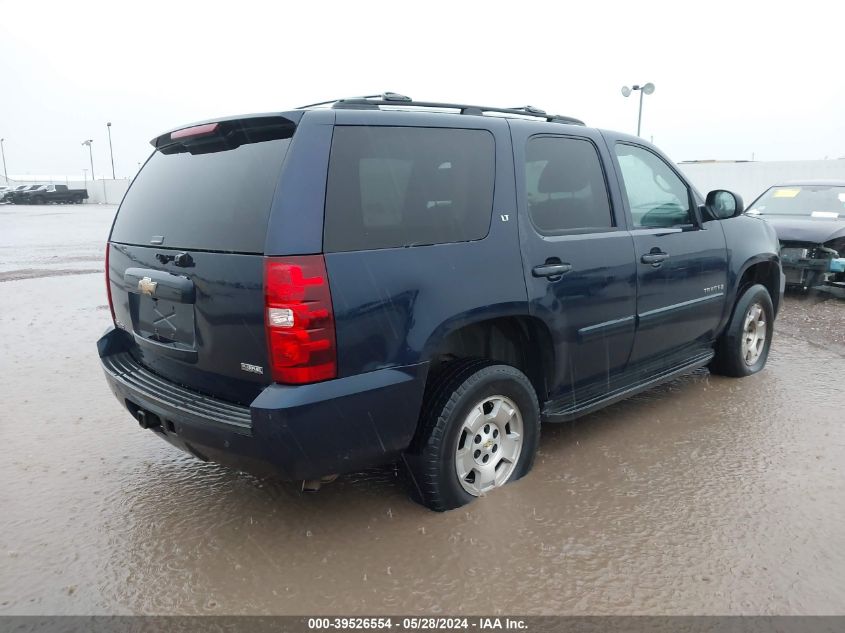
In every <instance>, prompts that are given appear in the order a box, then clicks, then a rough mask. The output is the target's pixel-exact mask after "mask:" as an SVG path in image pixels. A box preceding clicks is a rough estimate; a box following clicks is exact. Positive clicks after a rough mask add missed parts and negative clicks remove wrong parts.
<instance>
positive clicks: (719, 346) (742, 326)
mask: <svg viewBox="0 0 845 633" xmlns="http://www.w3.org/2000/svg"><path fill="white" fill-rule="evenodd" d="M752 311H753V314H752ZM774 314H775V311H774V308H773V307H772V298H771V296H769V291H768V290H767V289H766V287H765V286H763V285H761V284H756V285H753V286H751V287H750V288H748V289H747V290H746V291H745V292H743V293H742V295H741V296H740V297H739V299H738V300H737V302H736V305H735V306H734V310H733V314H732V315H731V320H730V322H729V323H728V326H727V328H725V331H724V332H722V335H721V336H720V337H719V340H718V341H717V342H716V355H715V356H714V357H713V360H712V361H711V362H710V371H712V372H713V373H716V374H722V375H723V376H732V377H735V378H741V377H743V376H750V375H751V374H756V373H757V372H758V371H760V370H761V369H763V367H765V366H766V359H768V357H769V348H770V347H771V344H772V331H773V329H774V321H775V318H774ZM761 327H762V328H764V331H763V332H761V331H760V330H761ZM744 341H745V345H744V344H743V342H744Z"/></svg>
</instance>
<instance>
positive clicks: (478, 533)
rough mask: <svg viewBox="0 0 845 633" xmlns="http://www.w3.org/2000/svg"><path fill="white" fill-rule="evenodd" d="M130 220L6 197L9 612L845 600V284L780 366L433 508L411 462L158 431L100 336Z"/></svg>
mask: <svg viewBox="0 0 845 633" xmlns="http://www.w3.org/2000/svg"><path fill="white" fill-rule="evenodd" d="M113 212H114V208H113V207H99V206H95V205H90V206H89V205H86V206H83V207H78V206H76V207H9V206H5V207H4V206H0V376H2V377H1V378H0V403H2V409H0V450H2V458H0V614H12V613H15V614H26V613H38V614H56V613H61V614H67V613H70V614H90V613H109V614H112V613H119V614H138V613H145V614H148V613H156V614H176V613H179V614H224V613H225V614H241V613H249V614H271V613H272V614H291V613H295V614H306V613H325V614H361V613H368V614H382V613H422V612H425V613H444V614H455V613H469V614H479V615H490V614H496V613H518V614H562V613H566V614H645V613H647V614H670V613H671V614H674V613H684V614H752V613H756V614H773V613H778V614H787V613H788V614H831V613H838V614H842V613H843V612H845V529H843V525H845V392H843V389H842V386H843V376H845V347H844V346H843V345H842V343H843V340H842V332H843V329H845V328H843V326H845V301H841V300H836V299H826V300H822V299H820V298H818V297H816V298H809V299H800V298H795V297H791V298H789V299H788V300H787V302H786V306H785V308H784V311H783V316H782V318H781V319H780V320H779V321H778V323H777V327H776V336H775V343H774V347H773V349H772V353H771V356H770V359H769V364H768V367H767V368H766V370H765V371H764V372H762V373H761V374H758V375H756V376H753V377H750V378H747V379H744V380H731V379H726V378H720V377H716V376H710V375H708V374H707V373H706V372H702V373H698V374H696V375H693V376H690V377H687V378H685V379H682V380H678V381H676V382H673V383H671V384H668V385H665V386H663V387H661V388H658V389H655V390H653V391H650V392H648V393H646V394H644V395H642V396H639V397H637V398H634V399H633V400H629V401H627V402H623V403H621V404H618V405H616V406H613V407H611V408H609V409H606V410H604V411H601V412H599V413H597V414H594V415H591V416H589V417H587V418H583V419H581V420H578V421H576V422H574V423H570V424H566V425H562V426H546V427H544V429H543V438H542V441H541V447H540V454H539V457H538V460H537V464H536V467H535V468H534V471H533V472H532V473H531V474H530V475H529V476H528V477H526V478H525V479H523V480H521V481H519V482H517V483H515V484H513V485H510V486H507V487H506V488H504V489H502V490H500V491H497V492H496V493H495V494H493V495H491V496H489V497H486V498H483V499H480V500H478V501H477V502H476V503H474V504H472V505H471V506H469V507H468V508H466V509H463V510H457V511H453V512H449V513H446V514H435V513H432V512H429V511H427V510H425V509H423V508H421V507H419V506H417V505H415V504H413V503H412V502H411V501H409V500H408V499H407V498H406V496H405V494H404V491H403V489H402V487H401V486H400V485H399V483H398V482H397V481H396V480H395V478H394V474H393V471H392V470H391V469H390V468H384V469H380V470H376V471H373V472H368V473H362V474H358V475H354V476H347V477H342V478H341V479H340V480H338V481H337V482H335V483H334V484H331V485H329V486H327V487H325V488H323V490H322V491H321V492H319V493H318V494H311V495H302V494H300V493H298V492H297V491H296V488H295V487H294V486H292V485H287V484H280V483H277V482H274V481H269V480H262V479H257V478H255V477H252V476H249V475H244V474H239V473H236V472H232V471H229V470H225V469H223V468H221V467H217V466H215V465H209V464H203V463H201V462H199V461H197V460H195V459H193V458H191V457H188V456H186V455H183V454H181V453H180V452H178V451H177V450H176V449H174V448H172V447H170V446H169V445H167V444H165V443H164V442H162V441H160V440H158V439H156V438H155V437H154V436H153V434H152V433H150V432H148V431H142V430H141V429H139V428H138V425H137V424H136V423H135V422H134V421H133V420H132V419H131V418H130V417H129V415H128V414H127V413H126V411H124V410H123V409H122V408H121V407H120V406H119V405H118V404H117V402H116V401H115V399H114V398H113V397H112V395H111V393H110V392H109V390H108V388H107V387H106V384H105V381H104V380H103V377H102V374H101V371H100V368H99V366H98V360H97V356H96V352H95V349H94V341H95V340H96V339H97V338H98V336H99V335H100V334H101V332H102V331H103V330H104V329H105V328H106V326H107V324H108V322H109V314H108V308H107V307H106V305H105V290H104V281H103V275H102V272H101V271H102V263H101V256H102V252H103V247H104V241H105V237H106V234H107V232H108V227H109V224H110V221H111V217H112V214H113ZM91 271H98V272H97V273H96V274H95V273H93V272H91Z"/></svg>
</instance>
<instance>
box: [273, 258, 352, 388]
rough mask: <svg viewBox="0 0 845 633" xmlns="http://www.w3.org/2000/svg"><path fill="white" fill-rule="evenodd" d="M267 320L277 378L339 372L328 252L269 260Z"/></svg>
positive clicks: (317, 377)
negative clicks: (325, 258)
mask: <svg viewBox="0 0 845 633" xmlns="http://www.w3.org/2000/svg"><path fill="white" fill-rule="evenodd" d="M264 322H265V325H266V329H267V345H268V347H269V352H270V368H271V370H272V376H273V380H275V381H276V382H283V383H292V384H303V383H308V382H319V381H321V380H329V379H331V378H335V377H336V376H337V348H336V346H335V332H334V314H333V312H332V297H331V292H330V290H329V278H328V275H327V274H326V263H325V261H324V260H323V256H322V255H302V256H296V257H284V258H281V257H280V258H273V257H268V258H267V259H265V260H264Z"/></svg>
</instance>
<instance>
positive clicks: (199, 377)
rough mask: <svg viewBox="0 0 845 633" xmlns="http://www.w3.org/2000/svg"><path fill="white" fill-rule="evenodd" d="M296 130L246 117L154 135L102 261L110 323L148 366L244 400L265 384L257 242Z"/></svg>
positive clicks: (261, 255) (183, 381)
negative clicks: (128, 337)
mask: <svg viewBox="0 0 845 633" xmlns="http://www.w3.org/2000/svg"><path fill="white" fill-rule="evenodd" d="M293 130H294V126H293V124H292V123H291V122H290V121H289V120H287V119H284V118H282V117H253V118H248V119H241V120H233V121H225V122H220V123H217V124H209V125H206V126H199V127H195V128H191V129H189V130H187V131H177V132H174V133H173V134H172V135H171V134H167V135H164V136H162V137H159V139H156V141H155V143H156V144H157V146H158V147H157V150H156V151H155V152H154V153H153V155H152V156H151V157H150V159H149V160H148V161H147V163H146V164H145V165H144V167H143V169H142V170H141V172H140V173H139V174H138V176H137V177H136V179H135V181H134V182H133V183H132V186H131V187H130V189H129V191H128V192H127V194H126V197H125V198H124V200H123V202H122V204H121V206H120V209H119V211H118V213H117V217H116V219H115V222H114V226H113V228H112V233H111V237H110V245H109V252H108V260H107V261H108V279H109V286H110V291H111V297H112V302H113V305H114V312H115V322H116V326H117V327H118V328H121V329H123V330H125V331H126V332H127V333H129V334H130V335H131V336H132V338H133V340H134V348H133V350H132V353H133V355H134V356H135V358H136V359H137V360H138V361H139V362H140V363H142V364H143V365H145V366H146V367H147V368H149V369H150V370H151V371H153V372H155V373H157V374H159V375H161V376H163V377H165V378H168V379H170V380H172V381H175V382H178V383H180V384H182V385H185V386H187V387H190V388H193V389H195V390H197V391H200V392H203V393H207V394H210V395H213V396H217V397H220V398H223V399H227V400H231V401H234V402H241V403H244V404H246V403H249V402H250V401H251V400H252V399H253V398H254V397H255V396H256V395H257V394H258V392H259V391H260V390H261V388H262V387H263V386H264V385H266V384H268V383H269V382H270V377H269V371H268V367H267V365H268V363H267V347H266V340H265V332H264V293H263V261H264V245H265V240H266V234H267V224H268V218H269V215H270V210H271V206H272V203H273V199H274V192H275V190H276V185H277V183H278V181H279V174H280V171H281V166H282V162H283V160H284V158H285V155H286V152H287V149H288V146H289V144H290V141H291V137H292V134H293Z"/></svg>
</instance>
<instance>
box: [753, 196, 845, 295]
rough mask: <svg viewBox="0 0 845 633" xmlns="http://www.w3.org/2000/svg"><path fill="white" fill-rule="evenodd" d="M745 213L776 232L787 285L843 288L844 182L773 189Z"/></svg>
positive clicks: (808, 287) (806, 288) (844, 269)
mask: <svg viewBox="0 0 845 633" xmlns="http://www.w3.org/2000/svg"><path fill="white" fill-rule="evenodd" d="M746 213H748V215H756V216H758V217H762V218H763V219H765V220H766V221H767V222H768V223H769V224H771V225H772V227H773V228H774V229H775V231H776V232H777V234H778V240H780V246H781V251H780V254H781V265H782V266H783V272H784V275H785V276H786V284H787V285H788V286H792V287H799V288H801V289H803V290H805V291H806V290H809V289H810V288H813V287H815V286H819V285H824V284H836V285H842V286H845V181H802V182H793V183H785V184H782V185H775V186H773V187H770V188H769V189H768V190H767V191H766V192H765V193H763V195H761V196H760V197H759V198H757V199H756V200H755V201H754V202H752V203H751V205H750V206H749V208H748V211H747V212H746Z"/></svg>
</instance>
